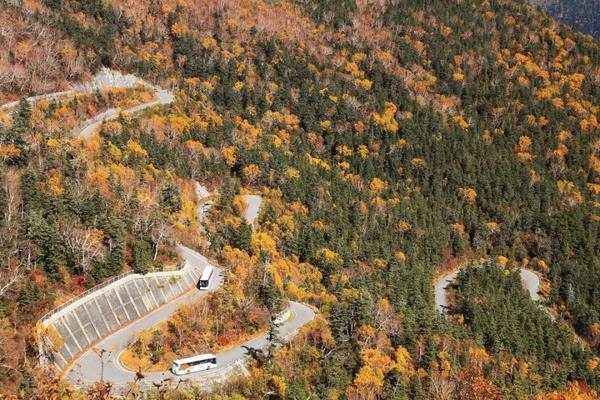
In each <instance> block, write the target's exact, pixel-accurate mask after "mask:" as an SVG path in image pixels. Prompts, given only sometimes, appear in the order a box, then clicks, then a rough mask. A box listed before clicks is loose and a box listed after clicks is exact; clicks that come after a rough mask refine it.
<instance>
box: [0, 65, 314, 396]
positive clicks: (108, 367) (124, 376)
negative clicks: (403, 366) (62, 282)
mask: <svg viewBox="0 0 600 400" xmlns="http://www.w3.org/2000/svg"><path fill="white" fill-rule="evenodd" d="M138 84H142V85H144V86H146V87H148V88H150V89H152V90H153V91H154V94H155V95H156V97H157V99H155V100H153V101H151V102H147V103H143V104H139V105H137V106H134V107H131V108H128V109H125V110H121V109H118V108H111V109H109V110H107V111H105V112H103V113H101V114H99V115H96V116H95V117H93V118H91V119H88V120H86V121H84V122H83V123H81V124H80V125H79V126H78V127H77V128H75V129H74V131H73V134H74V135H81V136H82V137H84V138H86V139H87V138H89V137H90V136H91V135H92V133H94V132H95V131H96V130H97V129H98V128H99V127H100V126H101V124H102V123H103V122H105V121H109V120H113V119H116V118H117V117H118V116H119V115H120V114H134V113H137V112H139V111H142V110H144V109H147V108H150V107H154V106H158V105H164V104H170V103H172V102H173V100H174V98H175V96H174V95H173V94H172V93H170V92H168V91H166V90H163V89H160V88H157V87H155V86H153V85H150V84H149V83H147V82H145V81H143V80H141V79H140V78H137V77H135V76H133V75H127V76H123V75H121V74H120V73H118V72H114V71H110V70H107V69H103V70H102V71H101V73H100V74H99V75H97V76H96V78H94V81H93V82H92V83H89V84H84V85H80V86H79V89H78V90H77V89H74V90H68V91H65V92H57V93H49V94H44V95H39V96H34V97H30V98H28V99H27V100H28V101H29V102H35V101H38V100H41V99H59V98H62V97H65V96H71V95H74V94H76V93H78V92H89V91H91V90H94V89H95V88H96V86H99V85H100V86H102V87H131V86H132V85H138ZM17 104H18V102H12V103H8V104H4V105H2V106H0V110H10V109H12V108H14V107H15V106H16V105H17ZM196 190H197V194H198V197H199V198H200V197H201V195H202V194H204V193H205V192H206V193H208V191H207V190H206V189H205V188H202V187H201V186H197V188H196ZM200 200H204V201H200V203H201V204H202V203H204V207H202V206H201V207H199V209H198V218H199V219H200V222H202V219H203V217H204V213H205V212H206V210H207V209H208V207H209V206H210V204H211V203H210V202H208V201H206V199H200ZM244 200H245V201H246V203H247V204H248V208H247V209H246V212H245V214H244V216H245V218H246V220H247V221H248V223H250V224H251V225H252V226H253V228H254V222H255V220H256V217H257V216H258V212H259V209H260V206H261V203H262V198H261V196H258V195H247V196H244ZM177 252H178V253H179V255H180V256H181V257H182V258H184V259H185V260H186V261H187V262H188V263H189V264H190V265H191V266H192V267H193V268H198V269H201V270H203V269H204V268H205V267H206V266H207V265H208V264H209V261H208V260H207V259H206V257H204V256H203V255H202V254H200V253H198V252H196V251H194V250H192V249H190V248H188V247H185V246H182V245H179V246H177ZM213 276H214V278H213V279H212V282H211V285H210V287H209V289H208V290H203V291H200V290H198V289H196V288H192V289H191V290H189V291H187V292H185V293H184V294H182V295H181V296H179V297H177V298H175V299H173V300H171V301H170V302H168V303H166V304H163V305H162V306H161V307H159V308H157V309H155V310H153V311H152V312H150V313H148V314H146V315H144V316H142V317H141V318H139V319H137V320H135V321H133V322H131V323H130V324H128V325H125V326H123V327H122V328H121V329H119V330H117V331H115V332H112V333H110V334H108V335H107V336H105V337H104V338H103V339H101V340H100V341H99V342H98V343H96V344H95V346H93V347H92V348H89V349H87V350H85V351H83V353H82V354H80V355H79V356H77V357H76V358H75V359H74V360H73V362H72V363H71V364H70V366H68V367H67V368H66V369H65V370H64V371H63V376H65V377H66V378H67V379H68V380H69V381H71V382H72V383H74V384H75V385H78V386H88V385H91V384H93V383H95V382H98V381H100V380H104V381H108V382H110V383H112V384H113V388H115V389H116V390H124V388H127V385H128V383H130V382H133V381H134V380H135V379H136V378H140V377H139V376H137V374H136V372H134V371H130V370H128V369H126V368H124V367H123V366H122V365H121V364H120V362H119V355H120V354H121V352H122V351H123V350H125V349H126V348H127V346H128V345H129V343H131V341H132V340H133V339H134V338H135V337H136V336H137V335H139V334H140V332H142V331H144V330H147V329H149V328H152V327H153V326H155V325H157V324H158V323H160V322H162V321H165V320H166V319H168V318H169V317H170V316H171V315H173V314H174V313H175V312H176V311H177V309H178V308H179V307H180V306H181V305H183V304H190V303H193V302H195V301H197V300H198V299H200V298H201V297H203V296H206V295H207V293H209V292H214V291H215V290H217V289H218V288H219V287H220V286H221V285H222V284H223V271H222V270H221V269H219V268H215V274H214V275H213ZM285 316H286V317H285V318H284V319H285V320H283V321H281V324H280V325H279V327H278V330H279V334H280V336H281V337H283V338H285V339H289V338H291V336H293V335H294V334H295V333H297V331H298V330H299V329H300V328H301V327H302V326H304V325H305V324H306V323H308V322H310V321H311V320H312V319H313V318H314V317H315V313H314V311H313V310H312V309H311V308H310V307H308V306H306V305H304V304H300V303H297V302H294V301H291V302H290V303H289V308H288V311H286V313H285ZM282 319H283V318H282ZM267 344H268V340H267V335H266V334H264V335H260V336H258V337H256V338H254V339H252V340H249V341H247V342H246V343H244V344H242V345H239V346H236V347H234V348H231V349H229V350H226V351H223V352H221V353H218V354H216V357H217V363H218V365H219V367H218V368H216V369H214V370H210V371H201V372H196V373H193V374H188V375H185V376H184V377H181V378H182V379H183V380H185V381H186V382H188V383H191V384H198V383H201V384H204V385H209V384H210V383H211V382H218V381H222V380H224V379H227V378H228V377H229V376H230V375H232V374H234V373H236V372H237V371H238V370H237V369H234V368H232V367H236V368H237V367H242V368H243V364H244V363H245V360H246V359H247V356H248V355H251V354H254V353H255V351H256V350H260V349H263V348H264V347H266V346H267ZM175 378H176V377H175V375H173V374H172V373H170V372H169V371H165V372H160V373H144V377H143V378H142V379H140V380H139V381H138V383H139V384H141V385H145V386H148V387H149V386H152V385H153V384H155V383H159V382H160V383H168V382H173V381H179V380H180V379H179V378H178V377H177V379H175Z"/></svg>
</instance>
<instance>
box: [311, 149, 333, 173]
mask: <svg viewBox="0 0 600 400" xmlns="http://www.w3.org/2000/svg"><path fill="white" fill-rule="evenodd" d="M306 158H307V160H308V163H309V164H310V165H313V166H318V167H321V168H323V169H324V170H326V171H329V170H331V166H330V165H329V164H328V163H327V162H325V161H323V160H321V159H320V158H318V157H313V156H311V155H310V154H308V153H306Z"/></svg>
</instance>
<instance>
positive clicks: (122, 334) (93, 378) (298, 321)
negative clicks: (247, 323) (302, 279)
mask: <svg viewBox="0 0 600 400" xmlns="http://www.w3.org/2000/svg"><path fill="white" fill-rule="evenodd" d="M179 252H180V254H181V255H182V256H183V257H184V258H185V259H186V260H187V261H188V262H190V263H191V264H192V265H193V266H194V267H197V268H202V269H203V268H204V267H205V266H206V265H207V264H208V260H207V259H206V258H205V257H204V256H202V255H201V254H199V253H197V252H195V251H193V250H191V249H189V248H187V247H184V246H179ZM216 272H217V274H216V276H215V279H213V280H212V282H211V286H210V290H209V291H214V290H216V289H217V288H218V287H219V286H220V285H221V284H222V281H223V278H222V271H221V270H220V269H218V268H217V269H216ZM209 291H200V290H196V289H193V290H191V291H190V292H188V293H186V294H184V295H183V296H181V297H179V298H177V299H175V300H174V301H172V302H170V303H167V304H165V305H164V306H163V307H161V308H159V309H157V310H155V311H154V312H152V313H150V314H147V315H146V316H144V317H142V318H141V319H139V320H137V321H135V322H134V323H132V324H130V325H127V326H125V327H124V328H122V329H121V330H119V331H117V332H115V333H113V334H111V335H109V336H108V337H106V338H105V339H103V340H102V341H101V342H100V343H98V344H97V345H96V346H95V348H97V349H103V350H106V352H105V353H104V356H103V360H104V368H103V369H102V363H101V361H100V357H99V356H98V355H97V354H96V352H94V351H93V350H92V349H89V350H88V351H86V352H85V353H83V355H82V356H81V357H80V359H79V360H78V361H77V362H76V363H75V364H74V367H73V368H72V369H71V370H70V371H68V373H67V375H66V376H67V378H68V379H69V380H70V381H72V382H74V383H77V384H79V385H84V386H87V385H90V384H92V383H94V382H97V381H99V380H100V379H102V374H103V375H104V376H103V378H104V380H105V381H109V382H111V383H113V384H114V385H117V386H118V385H123V384H126V383H128V382H132V381H133V380H134V379H135V375H136V374H135V373H134V372H132V371H129V370H126V369H125V368H124V367H123V366H122V365H121V364H120V363H119V362H118V357H119V354H120V353H121V352H122V351H123V350H124V349H125V348H126V347H127V345H128V344H129V343H130V342H131V341H132V340H133V339H134V337H135V336H136V335H137V334H139V332H141V331H143V330H145V329H149V328H151V327H153V326H155V325H157V324H158V323H159V322H161V321H164V320H165V319H167V318H168V317H169V316H171V315H172V314H173V313H175V312H176V311H177V308H178V307H179V306H180V305H181V304H189V303H192V302H194V301H196V300H198V299H199V298H201V297H202V296H205V295H206V294H207V293H208V292H209ZM290 310H291V317H290V319H288V320H287V321H285V322H283V323H282V325H281V326H280V327H279V333H280V335H281V336H282V337H289V336H291V335H293V334H294V333H295V332H296V331H297V330H298V329H300V328H301V327H302V326H303V325H305V324H306V323H307V322H309V321H311V320H312V319H313V318H314V316H315V314H314V312H313V311H312V309H310V308H309V307H307V306H305V305H303V304H300V303H296V302H290ZM267 344H268V341H267V335H261V336H259V337H257V338H254V339H252V340H250V341H248V342H246V343H244V344H242V345H240V346H237V347H234V348H232V349H230V350H227V351H224V352H222V353H218V354H217V365H220V366H226V365H229V364H231V363H234V362H236V361H240V360H243V359H245V358H246V356H247V355H248V354H249V349H262V348H264V347H266V346H267ZM213 372H214V371H210V372H207V371H201V372H197V373H194V374H188V375H186V376H185V378H186V379H189V380H190V381H192V382H193V381H194V380H200V381H201V380H202V379H203V378H204V376H205V375H207V374H211V373H213ZM144 375H145V378H144V381H145V382H146V383H149V382H158V381H162V380H163V379H167V378H173V377H174V375H173V374H171V373H170V372H168V371H165V372H160V373H158V372H155V373H146V374H144ZM142 383H144V382H142Z"/></svg>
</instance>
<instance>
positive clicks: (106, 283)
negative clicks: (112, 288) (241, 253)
mask: <svg viewBox="0 0 600 400" xmlns="http://www.w3.org/2000/svg"><path fill="white" fill-rule="evenodd" d="M186 264H187V262H185V261H184V262H183V263H181V264H180V265H179V267H178V268H177V269H175V270H172V271H156V272H148V273H146V274H138V273H137V272H135V271H127V272H124V273H122V274H120V275H116V276H113V277H112V278H109V279H107V280H106V281H104V282H102V283H100V284H98V285H96V286H94V287H91V288H89V289H88V290H86V291H85V292H82V293H80V294H78V295H77V296H75V297H72V298H71V299H69V300H68V301H66V302H64V303H62V304H61V305H60V306H58V307H56V308H54V309H52V310H50V311H48V312H47V313H46V314H44V316H43V317H41V318H40V319H39V320H38V324H44V322H46V321H47V320H49V319H50V317H52V316H53V315H55V314H57V313H59V312H60V311H62V310H64V309H65V308H67V307H69V306H70V305H71V304H73V303H75V302H76V301H79V300H81V299H83V298H84V297H87V296H89V295H90V294H92V293H95V292H97V291H99V290H101V289H104V288H105V287H107V286H109V285H111V284H113V283H115V282H117V281H119V280H121V279H123V278H126V277H128V276H129V275H140V276H144V275H152V274H161V275H162V274H165V273H166V274H170V273H176V272H180V271H181V270H183V269H184V268H185V266H186Z"/></svg>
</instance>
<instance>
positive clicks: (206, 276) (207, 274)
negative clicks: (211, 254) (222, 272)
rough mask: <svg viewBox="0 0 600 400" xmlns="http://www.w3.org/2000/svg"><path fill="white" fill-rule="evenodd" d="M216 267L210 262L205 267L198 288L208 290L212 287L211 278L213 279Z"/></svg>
mask: <svg viewBox="0 0 600 400" xmlns="http://www.w3.org/2000/svg"><path fill="white" fill-rule="evenodd" d="M214 269H215V268H214V267H213V266H212V265H210V264H209V265H207V266H206V268H204V271H203V272H202V276H201V277H200V280H199V281H198V289H200V290H208V288H209V287H210V280H211V279H212V275H213V271H214Z"/></svg>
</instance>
